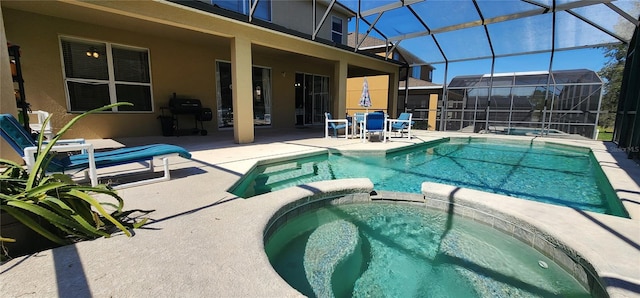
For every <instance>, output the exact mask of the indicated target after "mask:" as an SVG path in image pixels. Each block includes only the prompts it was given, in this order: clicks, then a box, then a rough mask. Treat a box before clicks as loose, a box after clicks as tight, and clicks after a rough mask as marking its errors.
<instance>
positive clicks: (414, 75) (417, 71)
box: [411, 66, 421, 79]
mask: <svg viewBox="0 0 640 298" xmlns="http://www.w3.org/2000/svg"><path fill="white" fill-rule="evenodd" d="M420 70H421V69H420V66H414V67H412V68H411V77H412V78H414V79H420Z"/></svg>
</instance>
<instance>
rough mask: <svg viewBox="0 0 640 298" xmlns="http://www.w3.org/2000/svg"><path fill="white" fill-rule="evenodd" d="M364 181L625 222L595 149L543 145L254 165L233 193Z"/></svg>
mask: <svg viewBox="0 0 640 298" xmlns="http://www.w3.org/2000/svg"><path fill="white" fill-rule="evenodd" d="M342 178H369V179H370V180H371V181H372V182H373V183H374V187H375V189H379V190H388V191H397V192H409V193H421V189H420V187H421V184H422V182H425V181H430V182H437V183H444V184H449V185H455V186H460V187H465V188H472V189H477V190H482V191H487V192H493V193H498V194H504V195H509V196H512V197H517V198H522V199H528V200H534V201H539V202H543V203H548V204H556V205H562V206H568V207H572V208H576V209H580V210H588V211H593V212H598V213H604V214H611V215H617V216H622V217H628V214H627V212H626V211H625V209H624V207H623V206H622V203H621V202H620V200H619V199H618V198H617V196H616V194H615V192H614V190H613V188H612V187H611V185H610V183H609V181H608V180H607V178H606V176H605V175H604V173H603V172H602V169H601V168H600V166H599V164H598V162H597V161H596V159H595V157H594V156H593V154H592V152H591V151H590V150H589V149H586V148H579V147H572V146H565V145H559V144H554V143H547V142H533V141H531V142H528V141H527V142H522V141H520V142H518V141H513V140H499V141H494V140H492V139H488V138H451V139H445V140H442V141H438V142H431V143H425V144H422V145H418V146H414V147H411V148H409V149H406V150H401V151H396V152H392V153H387V154H386V155H370V154H369V155H366V154H365V155H343V154H336V153H325V154H319V155H314V156H308V157H303V158H295V159H291V160H287V161H281V162H276V163H267V164H263V165H258V166H257V167H255V168H254V169H253V170H252V171H250V172H249V173H247V174H246V175H245V176H244V177H243V178H242V179H241V180H240V181H239V182H238V183H237V184H236V185H235V186H234V187H233V188H232V189H231V190H230V191H231V192H232V193H233V194H235V195H238V196H240V197H243V198H249V197H252V196H255V195H259V194H263V193H267V192H270V191H273V190H278V189H283V188H286V187H291V186H295V185H300V184H305V183H309V182H314V181H321V180H333V179H342Z"/></svg>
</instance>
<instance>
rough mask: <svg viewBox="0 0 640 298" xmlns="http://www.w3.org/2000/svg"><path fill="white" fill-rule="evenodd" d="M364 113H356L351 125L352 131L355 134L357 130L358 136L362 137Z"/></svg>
mask: <svg viewBox="0 0 640 298" xmlns="http://www.w3.org/2000/svg"><path fill="white" fill-rule="evenodd" d="M364 114H365V113H354V114H353V120H352V125H351V132H352V133H353V135H354V136H355V134H356V132H358V137H359V138H360V139H362V129H361V126H362V124H363V123H364Z"/></svg>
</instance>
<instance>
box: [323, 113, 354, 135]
mask: <svg viewBox="0 0 640 298" xmlns="http://www.w3.org/2000/svg"><path fill="white" fill-rule="evenodd" d="M350 125H351V124H350V123H349V120H347V119H333V118H332V117H331V113H324V137H325V138H328V137H329V129H331V130H333V137H334V138H337V137H338V130H340V129H344V138H345V139H346V138H348V137H349V126H350Z"/></svg>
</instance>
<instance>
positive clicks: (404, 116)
mask: <svg viewBox="0 0 640 298" xmlns="http://www.w3.org/2000/svg"><path fill="white" fill-rule="evenodd" d="M411 117H412V115H411V113H401V114H400V116H398V118H397V119H387V122H388V126H389V132H394V133H398V132H399V133H400V137H402V136H404V133H405V131H406V132H407V138H408V139H411V126H413V123H414V121H411Z"/></svg>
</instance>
